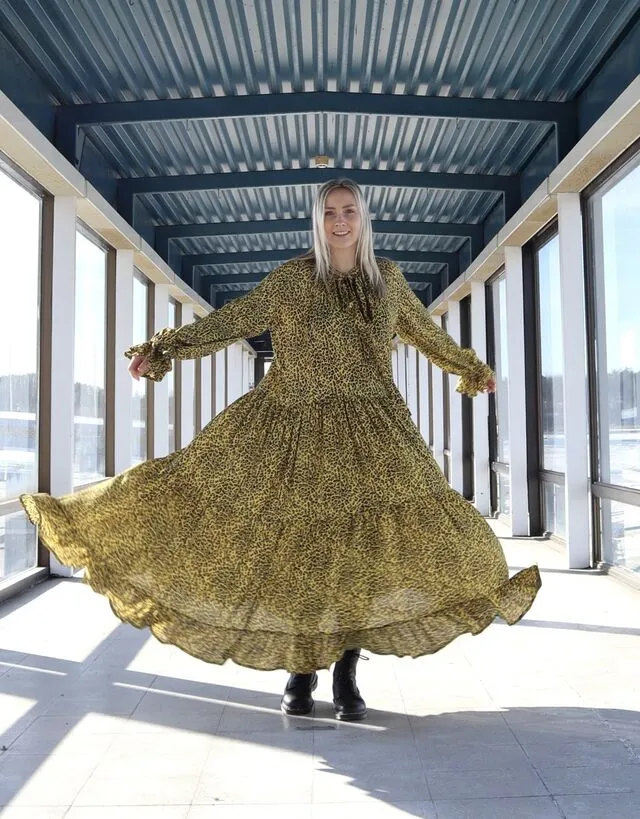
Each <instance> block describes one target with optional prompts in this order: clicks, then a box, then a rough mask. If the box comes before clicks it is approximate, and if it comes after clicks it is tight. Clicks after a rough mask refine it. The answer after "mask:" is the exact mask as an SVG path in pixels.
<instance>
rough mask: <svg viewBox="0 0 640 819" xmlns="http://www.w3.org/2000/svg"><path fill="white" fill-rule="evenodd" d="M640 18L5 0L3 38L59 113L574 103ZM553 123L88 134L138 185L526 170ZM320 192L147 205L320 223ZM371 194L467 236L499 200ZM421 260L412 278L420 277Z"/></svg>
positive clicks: (486, 3) (319, 117) (232, 241)
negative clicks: (356, 96)
mask: <svg viewBox="0 0 640 819" xmlns="http://www.w3.org/2000/svg"><path fill="white" fill-rule="evenodd" d="M639 10H640V2H639V0H619V2H616V3H612V2H610V0H466V2H459V1H458V0H438V2H436V0H395V1H393V2H392V1H391V0H352V2H345V1H344V0H271V2H266V1H264V0H243V2H239V0H100V2H92V0H3V2H2V3H0V31H1V32H2V33H3V34H4V35H5V36H6V38H7V39H8V40H9V42H10V43H11V44H12V45H13V46H14V47H15V48H16V50H17V51H18V52H19V53H20V55H21V56H22V57H23V58H24V59H25V60H26V62H27V63H28V65H29V66H31V67H32V68H33V69H34V70H35V72H36V73H37V74H38V75H39V77H40V78H41V79H42V81H43V82H44V83H45V85H46V86H47V88H48V89H49V90H50V91H51V93H53V94H54V95H55V97H56V99H57V100H58V102H59V103H60V104H61V105H71V104H78V103H102V102H110V101H123V102H127V101H135V100H166V99H189V98H193V99H196V98H201V97H222V96H234V97H235V96H242V95H255V94H259V95H268V94H287V93H291V92H310V91H328V92H349V93H364V94H370V95H373V96H372V97H371V99H372V100H375V95H379V94H396V95H417V96H421V97H433V96H436V97H457V98H461V99H466V98H484V99H491V100H530V101H556V102H558V101H560V102H562V101H567V100H572V99H574V98H575V97H576V94H577V93H578V92H579V91H580V90H581V89H582V88H583V86H584V85H585V83H586V82H587V80H588V79H589V78H590V76H591V75H592V73H593V71H594V70H595V69H596V67H598V65H599V64H600V63H601V61H602V59H603V58H604V56H605V55H606V54H607V53H608V52H609V51H610V49H611V47H612V45H613V44H614V43H615V42H616V40H617V38H618V37H619V35H620V33H621V32H622V31H623V30H624V29H625V27H626V26H627V25H628V24H629V22H630V21H631V20H632V19H633V18H634V16H637V15H638V13H639ZM0 85H1V80H0ZM552 129H553V126H552V125H551V124H550V123H549V122H537V121H529V122H520V121H518V122H514V121H507V120H493V119H492V120H483V119H468V118H459V119H455V118H441V117H414V116H404V115H402V116H401V115H389V114H375V113H369V114H356V113H344V114H335V113H322V112H317V113H299V114H291V115H286V116H285V115H268V114H265V115H262V116H251V117H235V118H232V117H230V118H220V119H190V120H182V121H180V120H170V121H156V122H147V123H140V122H135V123H130V124H105V125H91V126H89V127H87V128H86V133H87V134H88V136H89V139H90V141H91V143H92V145H93V146H95V148H96V149H97V150H98V151H99V153H100V154H101V155H102V157H103V158H104V160H105V162H106V164H107V165H108V166H110V167H111V168H112V169H113V172H114V174H115V175H117V176H119V177H123V178H127V177H152V176H168V175H174V174H175V175H185V174H203V173H220V174H224V173H228V172H251V171H260V170H279V169H295V168H309V167H310V166H311V164H312V160H313V157H315V156H317V155H322V154H326V155H328V156H329V157H330V164H331V165H332V166H333V167H338V168H343V169H345V175H348V173H349V170H350V169H353V168H357V169H379V170H396V171H403V172H412V173H417V174H419V173H427V172H431V173H447V174H454V173H460V174H500V175H516V174H518V173H519V172H520V171H522V169H523V167H524V166H525V164H526V163H527V161H528V160H529V159H530V158H531V157H532V155H534V153H535V152H536V150H538V149H539V148H540V147H541V146H543V145H545V144H546V143H545V140H547V142H548V137H549V134H550V133H551V132H552ZM81 167H82V166H81ZM314 190H315V187H314V186H313V185H310V184H300V185H283V186H280V187H260V186H252V185H248V186H247V187H245V188H242V189H226V190H225V189H218V190H208V191H183V192H176V193H154V194H141V195H139V196H138V201H139V202H140V203H141V204H142V205H143V206H144V207H145V208H146V211H147V212H148V215H149V219H150V220H151V222H152V223H153V224H155V225H180V224H193V223H198V224H207V223H210V222H241V221H246V220H252V221H253V220H273V219H275V220H286V219H294V218H304V217H308V215H309V213H310V210H311V203H312V199H313V194H314ZM365 194H366V197H367V200H368V202H369V206H370V209H371V212H372V216H373V218H374V219H376V220H393V221H407V220H411V221H416V222H436V223H444V222H447V223H451V222H454V223H460V224H470V225H480V224H481V223H482V222H483V220H485V219H487V217H489V216H490V214H492V211H493V210H494V208H495V207H496V205H497V204H498V203H499V202H500V200H501V196H502V195H501V194H500V193H498V192H495V191H488V190H481V191H469V190H463V189H452V190H444V189H438V188H428V187H425V188H417V187H402V186H399V187H393V186H387V187H382V186H367V187H365ZM309 241H310V236H309V234H308V232H306V231H298V230H296V231H288V232H281V233H273V234H265V233H262V234H260V233H257V234H250V235H243V234H242V233H240V234H231V233H230V234H229V235H228V236H216V237H198V238H196V237H191V238H181V239H176V240H173V241H172V245H171V247H172V250H173V251H175V250H178V251H179V252H180V253H182V254H199V253H215V252H225V253H229V252H242V251H245V252H246V251H249V250H252V249H253V250H277V249H282V250H284V249H291V248H300V249H302V248H306V247H307V246H308V244H309ZM465 241H466V240H465V239H464V238H462V237H457V236H437V235H436V236H428V235H422V236H420V235H409V234H396V233H389V234H385V233H380V234H378V235H377V237H376V247H377V248H379V249H380V250H381V251H382V252H384V250H396V251H401V252H404V251H407V252H409V251H414V252H415V251H435V252H444V253H454V252H457V251H459V250H460V249H461V247H462V246H463V245H464V244H465ZM414 264H415V263H408V264H405V265H403V268H404V269H405V271H406V272H407V273H408V274H409V273H411V272H414V273H415V272H419V270H418V269H417V268H416V269H414V268H413V265H414ZM272 266H273V265H272ZM227 268H229V272H233V271H235V272H238V273H248V272H249V273H257V272H262V271H264V270H265V269H269V267H268V266H267V267H265V264H264V263H256V265H255V266H252V265H246V264H242V265H229V266H225V269H227ZM441 268H442V266H441V265H433V266H431V267H429V271H431V270H434V271H435V272H437V271H439V270H440V269H441ZM419 269H420V270H422V271H424V270H426V269H427V267H425V265H422V264H419ZM216 270H217V271H219V272H223V271H222V269H221V268H219V267H217V268H216ZM408 277H409V276H408ZM220 286H221V287H222V288H229V287H230V288H234V287H235V288H240V289H244V287H245V285H244V284H240V283H239V284H238V285H233V284H231V285H228V284H224V285H220Z"/></svg>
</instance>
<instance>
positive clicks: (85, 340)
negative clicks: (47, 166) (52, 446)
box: [73, 231, 107, 486]
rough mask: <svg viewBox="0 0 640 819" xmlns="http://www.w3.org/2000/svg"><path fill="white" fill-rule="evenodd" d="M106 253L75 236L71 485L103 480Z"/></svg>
mask: <svg viewBox="0 0 640 819" xmlns="http://www.w3.org/2000/svg"><path fill="white" fill-rule="evenodd" d="M106 296H107V253H106V251H105V250H104V249H103V248H102V247H100V246H99V245H98V244H96V243H95V242H94V241H92V240H91V239H89V238H88V237H87V236H86V235H85V234H84V233H82V232H81V231H77V232H76V284H75V333H74V339H75V341H74V357H73V372H74V377H73V381H74V387H73V392H74V396H73V405H74V409H73V413H74V418H73V484H74V486H81V485H82V484H85V483H91V482H92V481H96V480H100V478H104V476H105V416H106V404H105V374H106Z"/></svg>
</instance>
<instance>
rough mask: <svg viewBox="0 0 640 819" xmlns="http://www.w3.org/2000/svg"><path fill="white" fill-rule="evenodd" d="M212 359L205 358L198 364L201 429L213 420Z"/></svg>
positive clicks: (209, 357)
mask: <svg viewBox="0 0 640 819" xmlns="http://www.w3.org/2000/svg"><path fill="white" fill-rule="evenodd" d="M212 363H213V357H212V356H207V357H206V358H203V359H202V362H201V364H200V410H201V413H202V429H204V428H205V427H206V425H207V424H208V423H209V421H210V420H211V419H212V418H213V412H212V406H211V404H212V402H211V398H212V389H211V369H212V367H211V365H212Z"/></svg>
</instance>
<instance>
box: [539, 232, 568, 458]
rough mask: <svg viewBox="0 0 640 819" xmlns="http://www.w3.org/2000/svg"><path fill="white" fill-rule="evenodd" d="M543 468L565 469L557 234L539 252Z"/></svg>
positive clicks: (558, 244) (558, 246) (558, 243)
mask: <svg viewBox="0 0 640 819" xmlns="http://www.w3.org/2000/svg"><path fill="white" fill-rule="evenodd" d="M536 269H537V274H538V326H539V360H540V374H539V377H540V392H539V394H540V425H541V433H542V468H543V469H546V470H550V471H552V472H565V469H566V456H565V441H564V393H563V383H564V374H563V372H564V371H563V359H562V312H561V303H560V242H559V239H558V235H557V234H556V235H555V236H554V237H553V238H552V239H550V240H549V241H548V242H547V243H546V244H545V245H543V246H542V247H540V248H539V249H538V251H537V253H536Z"/></svg>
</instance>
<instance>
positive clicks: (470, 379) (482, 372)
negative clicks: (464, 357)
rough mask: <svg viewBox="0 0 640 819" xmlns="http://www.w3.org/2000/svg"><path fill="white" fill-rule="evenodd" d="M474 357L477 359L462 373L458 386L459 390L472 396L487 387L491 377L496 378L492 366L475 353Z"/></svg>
mask: <svg viewBox="0 0 640 819" xmlns="http://www.w3.org/2000/svg"><path fill="white" fill-rule="evenodd" d="M473 357H474V359H475V360H474V361H473V362H472V364H471V367H470V368H469V369H468V370H467V371H466V372H464V373H463V374H462V376H461V378H460V381H459V382H458V386H457V387H456V390H457V392H462V393H464V394H465V395H469V396H470V397H471V398H473V397H474V396H476V395H477V394H478V393H479V392H482V391H483V390H485V389H486V388H487V382H488V381H489V379H490V378H495V375H494V373H493V370H492V369H491V367H489V366H487V365H486V364H485V363H484V362H483V361H480V359H479V358H478V357H477V356H476V355H475V353H474V356H473Z"/></svg>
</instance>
